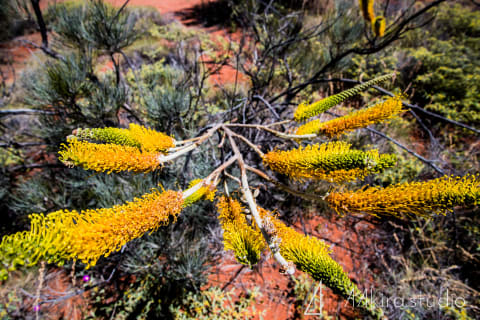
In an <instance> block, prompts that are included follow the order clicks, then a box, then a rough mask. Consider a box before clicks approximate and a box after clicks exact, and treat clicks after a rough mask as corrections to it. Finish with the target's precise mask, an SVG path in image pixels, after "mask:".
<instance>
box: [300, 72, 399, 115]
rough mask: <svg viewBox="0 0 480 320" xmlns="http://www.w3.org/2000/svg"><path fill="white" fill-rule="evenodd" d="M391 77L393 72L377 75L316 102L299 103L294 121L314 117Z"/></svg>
mask: <svg viewBox="0 0 480 320" xmlns="http://www.w3.org/2000/svg"><path fill="white" fill-rule="evenodd" d="M392 77H393V74H387V75H384V76H380V77H377V78H375V79H372V80H370V81H367V82H365V83H362V84H359V85H356V86H355V87H353V88H351V89H348V90H344V91H342V92H340V93H337V94H334V95H332V96H329V97H326V98H324V99H322V100H319V101H317V102H314V103H312V104H308V105H307V104H304V103H301V104H300V105H299V106H298V107H297V110H295V114H294V115H293V117H294V119H295V121H304V120H307V119H308V118H311V117H314V116H316V115H319V114H320V113H323V112H325V111H327V110H328V109H330V108H332V107H335V106H336V105H337V104H339V103H341V102H343V101H345V100H346V99H348V98H350V97H353V96H355V95H357V94H359V93H360V92H362V91H365V90H367V89H368V88H370V87H371V86H374V85H376V84H379V83H380V82H383V81H386V80H388V79H391V78H392Z"/></svg>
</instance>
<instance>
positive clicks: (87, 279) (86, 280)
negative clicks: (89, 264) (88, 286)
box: [83, 274, 90, 282]
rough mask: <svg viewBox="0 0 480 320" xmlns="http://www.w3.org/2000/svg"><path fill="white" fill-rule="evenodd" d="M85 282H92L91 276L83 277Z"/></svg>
mask: <svg viewBox="0 0 480 320" xmlns="http://www.w3.org/2000/svg"><path fill="white" fill-rule="evenodd" d="M83 281H84V282H88V281H90V276H89V275H88V274H86V275H84V276H83Z"/></svg>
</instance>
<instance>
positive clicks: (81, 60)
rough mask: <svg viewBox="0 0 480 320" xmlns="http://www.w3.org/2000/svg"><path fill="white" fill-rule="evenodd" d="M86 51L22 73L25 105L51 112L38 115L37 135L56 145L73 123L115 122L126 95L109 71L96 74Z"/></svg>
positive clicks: (100, 123)
mask: <svg viewBox="0 0 480 320" xmlns="http://www.w3.org/2000/svg"><path fill="white" fill-rule="evenodd" d="M92 70H93V61H92V59H91V57H89V56H88V55H82V54H79V53H72V54H70V55H68V56H66V58H65V61H63V60H57V61H53V62H48V63H47V64H45V65H44V66H40V67H38V69H34V70H31V71H30V72H29V73H26V74H25V75H24V76H23V77H22V86H23V89H24V91H25V95H24V97H23V100H24V103H25V104H26V105H29V106H32V107H34V108H37V109H42V110H45V111H47V112H50V113H53V114H44V115H42V116H41V117H39V120H40V122H41V126H39V127H38V128H36V131H38V132H39V135H40V136H42V137H43V138H45V139H46V140H47V141H49V142H50V143H51V144H54V145H56V146H57V145H58V144H59V143H60V142H62V141H64V140H65V137H66V136H67V135H69V134H70V133H71V132H72V130H73V129H75V128H77V127H102V126H115V125H116V124H117V123H118V117H117V112H118V110H119V109H120V108H121V107H122V106H123V105H124V103H125V102H126V101H127V99H128V90H127V87H126V86H125V85H124V84H122V83H119V84H116V82H115V79H114V77H113V76H111V75H110V74H105V75H104V76H103V77H101V78H99V77H97V76H96V75H95V74H94V73H93V72H92Z"/></svg>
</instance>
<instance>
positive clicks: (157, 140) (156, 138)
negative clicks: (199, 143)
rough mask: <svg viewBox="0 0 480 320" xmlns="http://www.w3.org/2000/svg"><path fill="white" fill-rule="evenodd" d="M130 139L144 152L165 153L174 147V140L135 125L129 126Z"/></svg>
mask: <svg viewBox="0 0 480 320" xmlns="http://www.w3.org/2000/svg"><path fill="white" fill-rule="evenodd" d="M129 131H130V134H131V137H132V138H133V139H134V140H135V141H137V142H138V143H139V144H140V146H141V148H142V150H145V151H166V150H167V149H169V148H173V147H175V140H174V139H173V138H172V137H170V136H167V135H166V134H164V133H162V132H158V131H155V130H152V129H148V128H145V127H142V126H139V125H137V124H134V123H132V124H130V128H129Z"/></svg>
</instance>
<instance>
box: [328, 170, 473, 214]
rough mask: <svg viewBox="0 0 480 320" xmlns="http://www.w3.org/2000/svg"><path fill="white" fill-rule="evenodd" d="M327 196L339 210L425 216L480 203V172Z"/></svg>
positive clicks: (332, 205) (341, 211)
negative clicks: (478, 173)
mask: <svg viewBox="0 0 480 320" xmlns="http://www.w3.org/2000/svg"><path fill="white" fill-rule="evenodd" d="M326 200H327V201H328V203H329V204H330V206H331V207H332V208H334V209H335V210H336V211H337V212H338V213H344V212H353V213H368V214H371V215H377V214H381V215H391V216H401V215H402V214H404V215H407V216H413V215H417V216H425V215H428V213H430V212H434V213H442V212H445V211H452V210H453V207H454V206H466V207H469V206H475V205H479V204H480V181H479V176H478V175H477V176H474V175H467V176H465V177H463V178H461V177H453V176H452V177H449V176H445V177H442V178H438V179H434V180H430V181H425V182H411V183H403V184H396V185H392V186H389V187H387V188H384V189H382V188H378V187H370V188H367V189H364V190H359V191H348V192H342V193H337V192H334V193H330V194H329V195H328V196H327V197H326Z"/></svg>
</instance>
